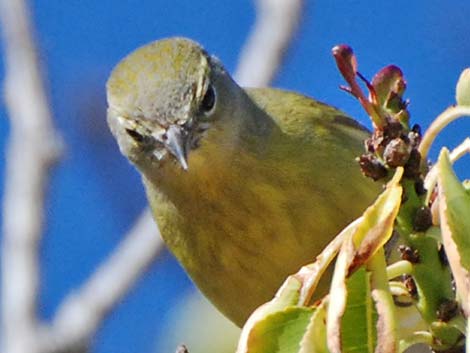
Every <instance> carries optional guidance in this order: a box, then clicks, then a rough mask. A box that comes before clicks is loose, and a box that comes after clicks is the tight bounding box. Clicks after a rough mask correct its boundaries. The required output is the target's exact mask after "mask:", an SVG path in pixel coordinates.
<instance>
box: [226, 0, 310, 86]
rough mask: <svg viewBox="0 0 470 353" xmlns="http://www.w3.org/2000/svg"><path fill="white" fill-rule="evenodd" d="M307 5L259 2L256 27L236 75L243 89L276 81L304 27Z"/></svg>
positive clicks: (274, 0)
mask: <svg viewBox="0 0 470 353" xmlns="http://www.w3.org/2000/svg"><path fill="white" fill-rule="evenodd" d="M303 3H304V1H303V0H288V1H286V0H257V1H256V4H257V18H256V23H255V26H254V28H253V30H252V32H251V34H250V36H249V38H248V40H247V42H246V44H245V46H244V48H243V50H242V54H241V56H240V60H239V62H238V69H237V70H236V72H235V75H234V76H235V79H236V80H237V82H238V83H239V84H240V85H242V86H247V87H262V86H267V85H268V84H269V83H270V82H271V81H272V79H273V77H274V75H275V74H276V72H277V70H278V69H279V67H280V65H281V62H282V59H283V57H284V53H285V51H286V49H287V47H288V46H289V44H290V43H291V42H292V39H293V37H294V34H295V32H296V29H297V28H298V25H299V23H300V19H301V15H302V9H303Z"/></svg>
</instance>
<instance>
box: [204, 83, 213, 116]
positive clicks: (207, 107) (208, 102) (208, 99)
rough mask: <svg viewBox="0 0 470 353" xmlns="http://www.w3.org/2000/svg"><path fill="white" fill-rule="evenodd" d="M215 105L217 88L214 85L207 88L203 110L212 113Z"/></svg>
mask: <svg viewBox="0 0 470 353" xmlns="http://www.w3.org/2000/svg"><path fill="white" fill-rule="evenodd" d="M214 106H215V90H214V87H212V85H209V87H208V88H207V91H206V94H205V96H204V98H203V99H202V102H201V111H202V112H203V113H206V114H207V113H210V112H211V111H212V109H214Z"/></svg>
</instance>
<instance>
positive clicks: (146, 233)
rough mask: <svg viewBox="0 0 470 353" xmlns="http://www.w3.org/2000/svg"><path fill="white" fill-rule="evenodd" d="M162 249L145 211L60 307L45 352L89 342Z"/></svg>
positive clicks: (157, 233)
mask: <svg viewBox="0 0 470 353" xmlns="http://www.w3.org/2000/svg"><path fill="white" fill-rule="evenodd" d="M162 249H163V241H162V240H161V236H160V233H159V232H158V229H157V227H156V225H155V222H154V221H153V219H152V216H151V214H150V211H149V210H146V211H145V212H143V213H142V215H141V216H140V217H139V219H138V220H137V222H136V224H135V225H134V227H133V228H132V229H131V231H130V232H129V233H128V234H127V235H126V237H125V239H124V240H123V242H122V243H121V244H120V245H119V246H118V248H117V249H116V250H115V251H114V252H113V254H112V255H111V256H110V257H109V258H108V259H107V260H106V261H105V262H104V263H103V264H102V265H101V266H100V267H99V268H98V269H97V270H96V272H95V273H94V274H93V275H92V277H91V278H90V279H89V280H88V281H87V282H86V283H85V284H84V285H83V286H82V287H81V288H80V289H79V290H77V291H76V292H74V293H72V294H71V295H70V296H69V297H68V298H67V299H66V300H65V301H64V302H63V303H62V305H61V306H60V308H59V310H58V312H57V314H56V316H55V319H54V322H53V324H52V328H51V331H50V332H48V333H46V338H48V339H45V340H43V342H47V344H51V345H53V346H51V347H46V349H45V351H49V352H54V351H63V350H64V349H70V347H79V346H82V345H86V344H87V343H88V342H89V340H90V338H91V337H92V335H94V334H95V332H96V330H97V329H98V327H99V326H100V324H101V322H102V321H103V319H104V317H105V316H106V314H107V313H108V312H109V311H110V310H111V309H112V308H113V307H114V306H115V305H116V304H117V303H118V302H119V300H120V299H121V298H122V297H123V296H124V295H125V294H126V293H127V292H128V291H129V289H130V288H131V287H132V285H133V284H134V283H135V281H136V280H137V279H138V278H139V277H140V275H141V274H142V273H143V272H144V271H145V270H146V269H147V267H148V266H149V265H150V264H151V262H152V261H153V260H154V259H155V257H156V256H157V255H158V254H159V253H160V251H161V250H162Z"/></svg>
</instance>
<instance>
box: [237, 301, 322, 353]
mask: <svg viewBox="0 0 470 353" xmlns="http://www.w3.org/2000/svg"><path fill="white" fill-rule="evenodd" d="M314 311H315V309H312V308H304V307H289V308H286V309H285V310H282V311H277V312H275V313H273V314H271V315H268V316H266V317H265V318H264V319H263V320H260V321H258V322H256V324H255V325H254V326H253V327H252V329H251V330H250V332H249V337H247V339H246V344H245V345H244V347H240V346H239V347H238V350H237V352H244V353H266V352H269V353H298V352H299V351H300V349H301V344H300V342H301V341H302V338H303V337H304V335H305V333H306V332H307V328H308V327H309V324H310V321H311V319H312V316H313V313H314Z"/></svg>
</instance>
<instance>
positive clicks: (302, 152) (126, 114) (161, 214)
mask: <svg viewBox="0 0 470 353" xmlns="http://www.w3.org/2000/svg"><path fill="white" fill-rule="evenodd" d="M106 89H107V101H108V109H107V121H108V125H109V127H110V130H111V132H112V134H113V135H114V137H115V139H116V140H117V143H118V145H119V149H120V151H121V153H122V154H123V155H124V156H125V157H127V159H128V160H129V161H130V162H131V163H132V164H133V165H134V166H135V167H136V169H137V170H138V172H139V173H140V174H141V176H142V180H143V185H144V188H145V191H146V195H147V199H148V202H149V205H150V208H151V210H152V214H153V217H154V219H155V221H156V223H157V225H158V227H159V229H160V232H161V235H162V237H163V239H164V241H165V243H166V244H167V246H168V248H169V249H170V251H171V252H172V253H173V254H174V256H175V257H176V258H177V260H178V261H179V263H180V264H181V265H182V266H183V268H184V269H185V271H186V272H187V274H188V275H189V276H190V277H191V279H192V280H193V281H194V283H195V284H196V285H197V287H198V288H199V289H200V290H201V291H202V292H203V293H204V295H205V296H206V297H207V298H208V299H209V300H210V301H211V302H212V303H213V304H214V305H215V306H216V307H217V308H218V309H219V310H220V311H221V312H222V313H223V314H224V315H225V316H227V317H228V318H229V319H231V320H232V321H233V322H234V323H235V324H237V325H238V326H242V325H243V323H244V322H245V321H246V319H247V318H248V317H249V315H250V313H251V312H252V311H253V310H254V309H256V308H257V307H258V306H259V305H261V304H263V303H264V302H266V301H268V300H270V298H272V297H273V296H274V294H275V292H276V289H277V288H278V287H279V286H280V285H281V284H282V282H283V280H284V279H285V278H286V277H287V276H288V275H290V274H291V273H295V272H296V271H297V270H298V269H299V268H300V267H301V266H302V265H305V264H307V263H310V262H313V261H314V260H315V257H316V256H317V255H318V254H319V253H320V252H321V250H322V249H323V247H325V246H326V245H327V244H328V242H329V241H331V240H332V239H333V238H334V236H335V235H336V234H337V233H338V232H340V230H341V229H342V228H343V227H344V226H346V225H347V224H348V223H349V222H351V221H352V220H354V219H355V218H356V217H358V216H360V215H361V213H362V212H363V211H364V210H365V209H366V208H367V206H368V205H369V204H370V203H371V202H372V201H373V200H374V198H375V197H376V195H377V194H378V190H379V187H378V185H377V184H376V183H374V182H373V181H372V180H370V179H368V178H366V177H365V176H363V175H362V173H361V171H360V169H359V167H358V163H357V162H356V160H355V158H356V157H357V156H358V155H360V154H361V153H362V152H363V150H364V143H363V141H364V140H365V139H366V138H367V137H368V136H369V132H368V131H367V129H366V128H364V127H363V126H362V125H361V124H360V123H358V122H357V121H355V120H353V119H352V118H349V117H348V116H347V115H346V114H345V113H343V112H342V111H340V110H338V109H336V108H334V107H331V106H329V105H327V104H325V103H321V102H318V101H316V100H314V99H312V98H309V97H307V96H305V95H302V94H299V93H295V92H292V91H286V90H281V89H276V88H242V87H240V86H239V85H238V84H237V83H236V82H235V81H234V79H233V78H232V77H231V76H230V74H229V73H228V71H227V70H226V69H225V68H224V66H223V64H222V63H221V61H220V60H219V59H217V58H216V57H215V56H211V55H210V54H208V53H207V52H206V50H205V49H204V48H203V47H202V46H201V45H200V44H198V43H197V42H195V41H192V40H190V39H187V38H182V37H172V38H165V39H161V40H157V41H154V42H151V43H149V44H147V45H144V46H142V47H140V48H138V49H136V50H135V51H133V52H131V53H130V54H129V55H128V56H126V57H125V58H124V59H122V60H121V61H120V62H119V63H118V64H117V65H116V66H115V67H114V69H113V70H112V72H111V74H110V77H109V79H108V81H107V85H106Z"/></svg>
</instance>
